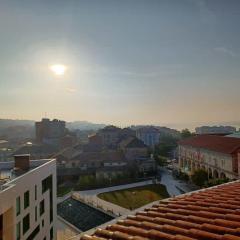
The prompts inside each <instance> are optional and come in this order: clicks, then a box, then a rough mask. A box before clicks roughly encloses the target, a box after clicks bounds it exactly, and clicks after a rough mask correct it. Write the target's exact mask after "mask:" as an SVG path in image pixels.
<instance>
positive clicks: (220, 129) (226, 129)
mask: <svg viewBox="0 0 240 240" xmlns="http://www.w3.org/2000/svg"><path fill="white" fill-rule="evenodd" d="M195 131H196V134H216V133H219V134H230V133H234V132H236V128H235V127H231V126H202V127H197V128H195Z"/></svg>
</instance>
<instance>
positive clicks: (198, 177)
mask: <svg viewBox="0 0 240 240" xmlns="http://www.w3.org/2000/svg"><path fill="white" fill-rule="evenodd" d="M191 179H192V181H193V183H195V184H196V185H197V186H199V187H203V186H204V184H205V182H206V181H207V180H208V173H207V172H206V171H205V170H203V169H199V170H196V171H195V172H194V174H193V175H192V177H191Z"/></svg>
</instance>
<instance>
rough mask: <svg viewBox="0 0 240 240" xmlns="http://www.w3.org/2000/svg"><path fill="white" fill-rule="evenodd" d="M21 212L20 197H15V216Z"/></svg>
mask: <svg viewBox="0 0 240 240" xmlns="http://www.w3.org/2000/svg"><path fill="white" fill-rule="evenodd" d="M20 212H21V201H20V197H17V199H16V215H17V216H18V215H19V214H20Z"/></svg>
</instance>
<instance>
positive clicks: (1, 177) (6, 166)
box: [0, 159, 52, 191]
mask: <svg viewBox="0 0 240 240" xmlns="http://www.w3.org/2000/svg"><path fill="white" fill-rule="evenodd" d="M51 160H52V159H41V160H30V165H29V169H27V170H20V169H16V168H14V166H15V164H14V161H8V162H0V191H2V190H4V189H6V188H8V186H9V184H10V183H11V181H12V180H14V179H16V178H17V177H20V176H22V175H24V174H26V173H28V172H30V171H31V170H33V169H35V168H37V167H39V166H41V165H43V164H45V163H46V162H49V161H51Z"/></svg>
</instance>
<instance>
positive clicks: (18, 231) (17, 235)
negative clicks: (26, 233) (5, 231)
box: [16, 222, 21, 240]
mask: <svg viewBox="0 0 240 240" xmlns="http://www.w3.org/2000/svg"><path fill="white" fill-rule="evenodd" d="M20 238H21V222H19V223H18V224H17V226H16V239H17V240H20Z"/></svg>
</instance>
